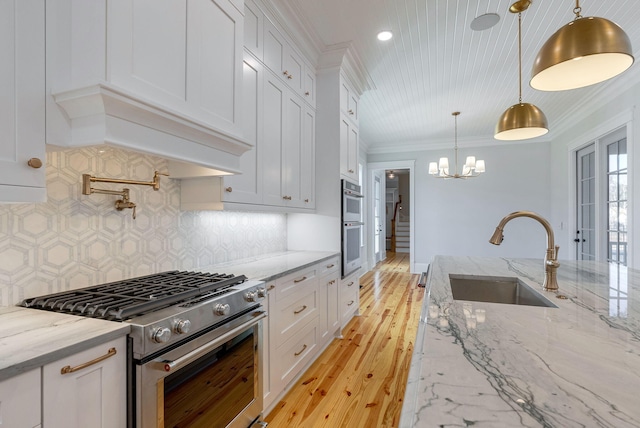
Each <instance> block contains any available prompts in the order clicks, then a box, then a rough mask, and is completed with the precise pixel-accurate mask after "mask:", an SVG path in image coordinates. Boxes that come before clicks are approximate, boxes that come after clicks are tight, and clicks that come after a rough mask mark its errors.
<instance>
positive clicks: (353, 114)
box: [340, 75, 360, 127]
mask: <svg viewBox="0 0 640 428" xmlns="http://www.w3.org/2000/svg"><path fill="white" fill-rule="evenodd" d="M359 105H360V97H359V96H358V93H357V92H356V91H355V89H353V87H352V86H351V84H349V82H348V81H347V79H346V78H345V77H344V76H342V75H341V76H340V111H341V112H342V113H344V114H346V115H347V117H348V118H349V120H351V121H352V122H353V123H354V124H355V125H356V127H358V126H359V111H358V107H359Z"/></svg>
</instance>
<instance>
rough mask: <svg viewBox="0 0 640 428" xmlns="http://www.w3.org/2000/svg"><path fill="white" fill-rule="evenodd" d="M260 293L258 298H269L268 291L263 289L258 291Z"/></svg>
mask: <svg viewBox="0 0 640 428" xmlns="http://www.w3.org/2000/svg"><path fill="white" fill-rule="evenodd" d="M257 292H258V297H260V298H263V297H267V290H266V289H265V288H263V287H260V288H258V290H257Z"/></svg>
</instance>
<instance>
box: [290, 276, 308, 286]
mask: <svg viewBox="0 0 640 428" xmlns="http://www.w3.org/2000/svg"><path fill="white" fill-rule="evenodd" d="M305 279H307V277H306V276H303V277H302V278H300V279H294V280H293V282H294V284H297V283H298V282H302V281H304V280H305Z"/></svg>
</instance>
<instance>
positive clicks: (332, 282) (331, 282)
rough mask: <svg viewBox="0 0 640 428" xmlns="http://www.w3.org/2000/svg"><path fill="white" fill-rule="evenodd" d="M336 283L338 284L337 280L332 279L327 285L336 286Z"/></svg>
mask: <svg viewBox="0 0 640 428" xmlns="http://www.w3.org/2000/svg"><path fill="white" fill-rule="evenodd" d="M335 283H336V280H335V279H332V280H331V281H329V282H328V283H327V285H331V284H335Z"/></svg>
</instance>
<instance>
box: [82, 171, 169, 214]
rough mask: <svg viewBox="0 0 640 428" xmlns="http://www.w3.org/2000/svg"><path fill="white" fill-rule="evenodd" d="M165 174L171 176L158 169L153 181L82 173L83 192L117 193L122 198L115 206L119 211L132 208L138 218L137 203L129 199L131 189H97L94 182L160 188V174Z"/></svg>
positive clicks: (85, 193)
mask: <svg viewBox="0 0 640 428" xmlns="http://www.w3.org/2000/svg"><path fill="white" fill-rule="evenodd" d="M161 175H165V176H169V174H165V173H161V172H158V171H156V172H155V174H153V180H152V181H137V180H123V179H119V178H101V177H94V176H92V175H90V174H82V194H83V195H90V194H92V193H102V194H105V195H115V196H120V197H121V199H118V200H117V201H116V203H115V207H116V209H117V210H118V211H122V210H124V209H127V208H129V209H132V210H133V218H134V220H135V218H136V204H135V202H132V201H131V200H130V199H129V189H128V188H126V187H125V188H123V189H122V190H109V189H96V188H94V187H91V183H92V182H99V183H120V184H135V185H141V186H152V187H153V190H160V176H161Z"/></svg>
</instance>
